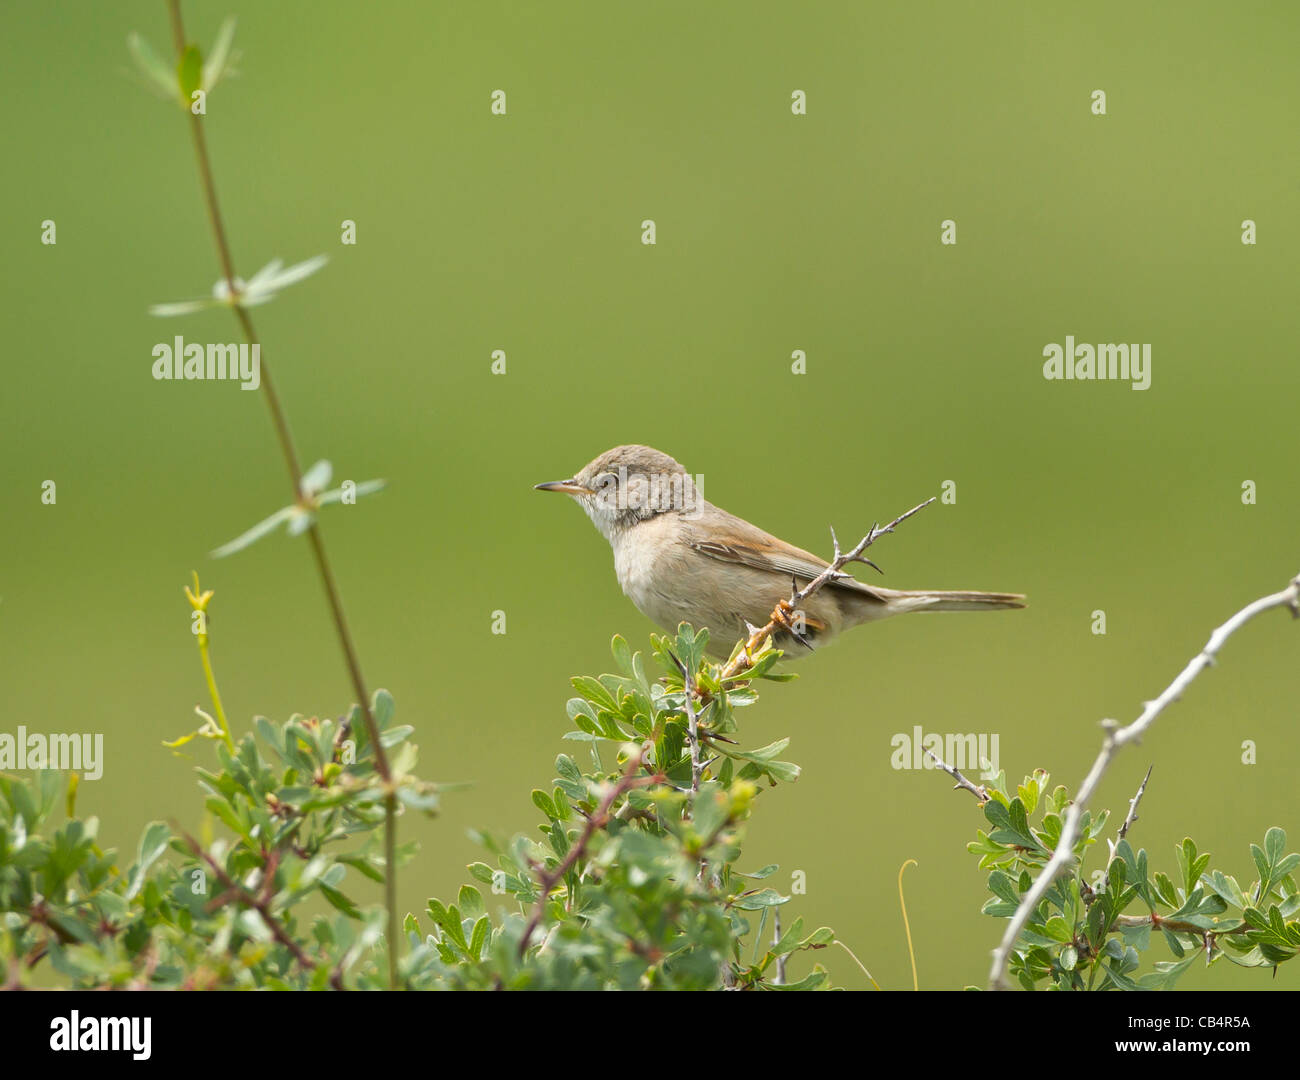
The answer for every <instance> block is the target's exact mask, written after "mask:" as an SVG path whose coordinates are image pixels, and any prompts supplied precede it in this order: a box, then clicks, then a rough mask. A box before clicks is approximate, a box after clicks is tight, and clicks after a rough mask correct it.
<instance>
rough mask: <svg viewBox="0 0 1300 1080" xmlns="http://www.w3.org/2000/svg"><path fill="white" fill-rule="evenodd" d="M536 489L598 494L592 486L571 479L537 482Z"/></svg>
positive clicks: (575, 493)
mask: <svg viewBox="0 0 1300 1080" xmlns="http://www.w3.org/2000/svg"><path fill="white" fill-rule="evenodd" d="M533 490H534V491H558V492H560V493H561V494H563V495H594V494H596V493H595V492H594V491H592V490H591V488H587V487H583V486H582V485H581V484H580V483H578V481H576V480H573V479H569V480H550V481H548V482H547V483H545V484H535V485H534V486H533Z"/></svg>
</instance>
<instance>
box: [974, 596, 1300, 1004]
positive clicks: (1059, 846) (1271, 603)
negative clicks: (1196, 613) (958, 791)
mask: <svg viewBox="0 0 1300 1080" xmlns="http://www.w3.org/2000/svg"><path fill="white" fill-rule="evenodd" d="M1279 607H1285V608H1289V609H1290V610H1291V614H1292V615H1293V616H1295V617H1297V618H1300V575H1297V576H1296V577H1295V578H1293V579H1292V580H1291V583H1290V584H1289V585H1288V586H1287V587H1286V588H1285V589H1283V590H1282V591H1281V592H1276V593H1273V594H1271V595H1269V596H1264V597H1261V598H1260V599H1258V600H1256V601H1254V603H1251V604H1247V605H1246V606H1245V607H1244V608H1242V609H1241V610H1240V611H1239V612H1237V614H1235V615H1234V616H1233V617H1232V618H1231V619H1229V620H1228V621H1227V622H1225V623H1224V624H1223V625H1222V626H1220V627H1219V628H1218V629H1216V630H1215V631H1214V633H1212V634H1211V635H1210V640H1209V641H1208V642H1206V645H1205V647H1204V648H1203V649H1202V650H1201V651H1200V652H1199V653H1197V654H1196V656H1194V657H1193V658H1192V660H1191V662H1190V663H1188V665H1187V666H1186V667H1185V668H1183V670H1182V671H1181V672H1180V673H1179V675H1178V677H1177V678H1176V679H1174V681H1173V682H1171V683H1170V684H1169V685H1168V686H1167V687H1166V688H1165V689H1164V692H1163V693H1161V694H1160V696H1159V697H1157V698H1155V699H1154V700H1152V701H1148V702H1147V703H1146V705H1145V707H1144V708H1143V709H1142V713H1141V715H1140V716H1138V718H1137V719H1136V720H1134V721H1133V722H1132V723H1131V724H1129V725H1128V726H1127V727H1120V726H1119V725H1118V724H1117V723H1116V722H1115V721H1114V720H1103V721H1102V727H1103V728H1104V729H1105V732H1106V734H1105V737H1104V740H1103V742H1102V747H1101V752H1100V753H1099V754H1098V755H1097V760H1096V761H1094V762H1093V764H1092V769H1091V770H1090V771H1089V772H1088V775H1087V776H1086V777H1084V780H1083V783H1082V784H1080V785H1079V790H1078V791H1077V792H1076V793H1075V796H1074V801H1073V802H1072V803H1071V804H1070V806H1069V809H1067V810H1066V812H1065V818H1064V820H1063V822H1062V824H1061V836H1060V839H1058V840H1057V842H1056V850H1055V851H1054V852H1053V853H1052V857H1051V859H1049V860H1048V863H1047V865H1046V866H1045V867H1043V869H1042V870H1041V871H1040V872H1039V875H1038V877H1037V879H1036V880H1035V881H1034V884H1033V886H1032V887H1031V888H1030V890H1029V891H1028V892H1027V893H1025V895H1024V897H1023V898H1022V899H1021V901H1020V907H1018V908H1017V909H1016V913H1015V914H1014V915H1013V916H1012V917H1011V920H1010V921H1009V922H1008V923H1007V928H1006V932H1005V933H1004V934H1003V935H1002V940H1001V942H999V944H998V947H997V948H996V949H994V950H993V964H992V967H991V969H990V971H989V987H990V989H993V990H1005V989H1006V985H1007V981H1006V978H1007V961H1008V960H1009V958H1010V956H1011V950H1012V949H1013V948H1015V944H1016V941H1017V939H1018V938H1019V937H1020V932H1021V931H1022V930H1023V929H1024V928H1025V924H1026V923H1027V922H1028V921H1029V916H1030V913H1031V912H1033V910H1034V909H1035V908H1036V907H1038V905H1039V904H1040V903H1041V902H1042V899H1043V896H1044V895H1045V894H1046V893H1047V890H1048V889H1049V888H1050V887H1051V884H1052V882H1053V881H1055V880H1056V878H1057V875H1059V874H1060V873H1061V872H1062V871H1063V870H1064V869H1065V867H1066V865H1067V864H1068V863H1070V862H1071V861H1073V859H1074V842H1075V840H1076V839H1077V838H1078V835H1079V822H1080V819H1081V818H1082V817H1083V812H1084V810H1086V809H1087V806H1088V801H1089V799H1091V798H1092V796H1093V793H1094V792H1095V791H1096V790H1097V785H1098V784H1100V783H1101V779H1102V777H1103V776H1105V774H1106V770H1107V769H1108V768H1109V767H1110V763H1111V760H1112V759H1113V758H1114V757H1115V755H1116V754H1117V753H1118V752H1119V750H1120V748H1121V747H1123V746H1126V745H1127V744H1128V743H1131V742H1137V741H1138V740H1140V739H1141V738H1142V736H1143V735H1144V734H1145V733H1146V730H1147V729H1148V728H1149V727H1150V726H1151V725H1152V723H1153V722H1154V721H1155V719H1156V717H1158V716H1159V715H1160V714H1161V713H1162V712H1164V711H1165V709H1166V708H1168V707H1169V706H1170V705H1171V704H1173V702H1175V701H1177V700H1178V699H1179V698H1180V697H1181V696H1182V694H1183V692H1184V691H1185V690H1186V689H1187V687H1188V686H1190V685H1191V683H1192V681H1193V680H1194V679H1195V678H1196V676H1197V675H1199V674H1200V673H1201V672H1202V671H1204V670H1205V669H1206V668H1207V667H1209V666H1210V665H1211V664H1213V663H1214V662H1215V659H1216V658H1217V656H1218V654H1219V650H1220V649H1221V648H1223V644H1224V642H1226V641H1227V640H1228V638H1230V637H1231V636H1232V635H1233V634H1234V633H1235V632H1236V631H1238V630H1240V629H1241V628H1242V627H1243V626H1245V625H1246V623H1248V622H1250V620H1251V619H1253V618H1254V617H1255V616H1256V615H1260V614H1262V613H1263V612H1265V611H1271V610H1272V609H1273V608H1279ZM1143 786H1145V784H1144V785H1143ZM1139 794H1141V793H1140V792H1139ZM1135 811H1136V799H1135V800H1134V801H1133V803H1131V804H1130V813H1133V812H1135Z"/></svg>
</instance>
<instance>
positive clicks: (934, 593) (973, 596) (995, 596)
mask: <svg viewBox="0 0 1300 1080" xmlns="http://www.w3.org/2000/svg"><path fill="white" fill-rule="evenodd" d="M873 591H874V592H876V593H878V594H880V595H881V597H882V598H883V599H885V600H886V601H887V603H888V606H889V607H890V608H891V609H893V611H896V612H900V613H901V612H904V611H1001V610H1004V609H1007V608H1022V607H1024V606H1025V598H1024V596H1022V595H1021V594H1020V593H1005V592H972V591H970V590H966V589H962V590H943V589H882V588H880V587H879V586H875V587H874V589H873Z"/></svg>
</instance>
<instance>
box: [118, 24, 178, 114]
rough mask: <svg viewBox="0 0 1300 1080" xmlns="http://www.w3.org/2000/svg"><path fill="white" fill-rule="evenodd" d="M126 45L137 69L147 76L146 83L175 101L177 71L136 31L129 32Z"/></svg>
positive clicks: (161, 94) (160, 95)
mask: <svg viewBox="0 0 1300 1080" xmlns="http://www.w3.org/2000/svg"><path fill="white" fill-rule="evenodd" d="M126 47H127V50H128V51H129V52H130V53H131V59H132V60H134V61H135V66H136V69H137V70H138V71H139V72H140V74H141V75H143V76H144V78H145V83H146V85H147V86H148V87H149V88H150V89H151V90H153V91H154V92H155V93H156V94H157V95H158V96H159V97H161V98H163V99H164V100H166V101H173V100H174V99H175V94H176V73H175V71H173V70H172V69H171V68H169V67H168V66H167V65H166V64H165V63H163V61H162V60H161V59H160V58H159V56H158V54H157V53H156V52H154V51H153V48H152V47H151V46H150V44H149V43H148V42H147V41H145V39H144V38H142V37H141V36H140V35H139V34H137V33H136V32H135V31H132V32H131V33H129V34H127V36H126Z"/></svg>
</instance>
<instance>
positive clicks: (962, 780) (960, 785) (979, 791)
mask: <svg viewBox="0 0 1300 1080" xmlns="http://www.w3.org/2000/svg"><path fill="white" fill-rule="evenodd" d="M925 752H926V753H927V754H929V755H930V757H932V758H934V763H935V765H937V766H938V767H939V768H940V769H942V770H943V771H944V772H946V773H947V774H948V775H949V776H951V777H952V778H953V779H954V780H956V781H957V782H956V783H955V784H953V786H952V789H953V791H969V792H970V793H971V794H972V795H974V796H975V798H977V799H978V800H979V803H980V805H981V806H983V805H984V804H985V803H986V802H988V801H989V793H988V791H987V790H985V788H984V785H983V784H972V783H971V782H970V781H969V780H967V779H966V777H964V776H963V775H962V774H961V772H960V771H959V770H958V769H956V768H955V767H954V766H952V765H949V764H948V763H947V762H946V761H944V760H943V758H941V757H940V756H939V755H938V754H936V753H935V752H934V751H933V750H930V749H927V750H926V751H925Z"/></svg>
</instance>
